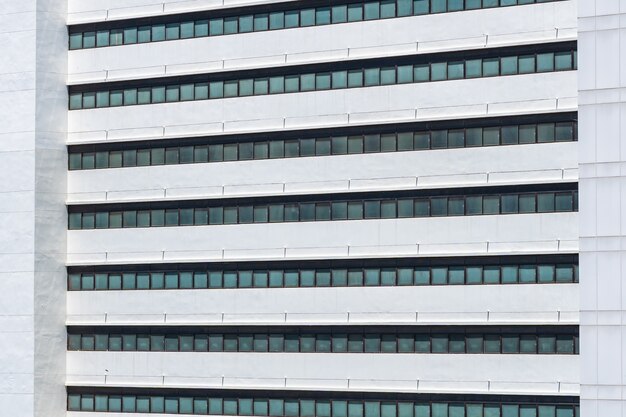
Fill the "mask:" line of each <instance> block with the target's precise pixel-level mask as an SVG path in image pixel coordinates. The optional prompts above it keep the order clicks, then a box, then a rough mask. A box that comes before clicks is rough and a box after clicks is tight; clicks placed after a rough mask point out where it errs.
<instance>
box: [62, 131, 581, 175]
mask: <svg viewBox="0 0 626 417" xmlns="http://www.w3.org/2000/svg"><path fill="white" fill-rule="evenodd" d="M577 127H578V126H577V123H576V122H573V121H567V122H558V123H554V122H547V123H534V124H523V125H508V126H493V127H472V128H464V129H442V130H422V131H406V132H393V133H384V134H380V133H372V134H360V135H349V136H347V135H346V136H344V135H337V136H335V135H333V136H330V137H328V136H327V137H319V138H306V139H304V138H294V139H287V140H284V139H269V140H253V141H251V140H247V141H241V142H228V143H215V141H214V140H212V141H211V143H212V144H211V145H209V144H202V145H183V146H180V145H177V146H168V147H165V146H162V145H161V146H159V145H158V143H157V144H156V146H155V147H149V148H135V149H124V150H111V151H107V150H103V151H98V152H70V153H69V169H70V170H81V169H100V168H121V167H136V166H149V165H171V164H190V163H205V162H223V161H246V160H253V159H272V158H297V157H308V156H327V155H347V154H362V153H378V152H402V151H415V150H429V149H451V148H463V147H478V146H499V145H516V144H530V143H550V142H555V141H556V142H571V141H575V140H577ZM213 139H215V138H213Z"/></svg>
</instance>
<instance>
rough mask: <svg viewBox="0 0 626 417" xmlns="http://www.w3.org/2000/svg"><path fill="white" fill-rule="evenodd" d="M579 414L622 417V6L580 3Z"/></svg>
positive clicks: (625, 228) (625, 350)
mask: <svg viewBox="0 0 626 417" xmlns="http://www.w3.org/2000/svg"><path fill="white" fill-rule="evenodd" d="M578 7H579V19H578V27H579V34H578V37H579V42H578V45H579V53H578V57H579V71H578V73H579V77H580V78H579V90H580V91H579V106H580V107H579V122H580V133H579V136H580V157H579V158H580V234H581V242H580V245H581V252H580V271H581V279H580V282H581V291H580V293H581V310H582V312H581V364H582V369H581V415H583V416H585V417H604V416H612V417H619V416H626V401H625V400H624V398H625V397H624V392H625V391H624V389H625V388H626V386H625V381H626V378H625V373H626V367H625V366H624V365H625V362H626V361H625V359H626V356H625V355H626V339H625V337H626V331H625V329H626V327H624V317H626V315H625V313H626V239H625V237H626V95H625V94H624V93H626V28H624V23H623V22H624V21H625V19H626V2H624V1H615V0H580V1H579V2H578Z"/></svg>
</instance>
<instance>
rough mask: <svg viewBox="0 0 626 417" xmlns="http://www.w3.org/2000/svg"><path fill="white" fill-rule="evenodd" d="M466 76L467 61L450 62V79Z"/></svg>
mask: <svg viewBox="0 0 626 417" xmlns="http://www.w3.org/2000/svg"><path fill="white" fill-rule="evenodd" d="M464 77H465V63H464V62H462V61H461V62H450V63H449V64H448V79H449V80H458V79H461V78H464Z"/></svg>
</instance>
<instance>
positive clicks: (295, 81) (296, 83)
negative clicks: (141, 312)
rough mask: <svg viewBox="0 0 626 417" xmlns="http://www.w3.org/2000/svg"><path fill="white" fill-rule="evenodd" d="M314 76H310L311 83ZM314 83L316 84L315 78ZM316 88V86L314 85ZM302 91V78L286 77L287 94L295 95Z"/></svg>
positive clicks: (295, 76)
mask: <svg viewBox="0 0 626 417" xmlns="http://www.w3.org/2000/svg"><path fill="white" fill-rule="evenodd" d="M311 77H312V75H311V74H309V77H308V80H309V81H311ZM312 82H313V83H315V78H314V77H313V78H312ZM313 86H315V84H313ZM298 91H300V76H298V75H289V76H286V77H285V92H286V93H295V92H298Z"/></svg>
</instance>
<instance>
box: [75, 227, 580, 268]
mask: <svg viewBox="0 0 626 417" xmlns="http://www.w3.org/2000/svg"><path fill="white" fill-rule="evenodd" d="M78 233H80V231H79V232H78ZM577 252H578V241H577V240H561V239H557V240H543V241H539V240H538V241H523V242H513V241H509V242H462V243H461V242H459V243H442V244H434V243H428V244H420V243H415V244H406V245H388V246H382V245H381V246H336V247H292V248H268V249H221V250H206V251H202V250H195V251H155V252H97V253H68V254H67V259H66V263H67V265H68V266H70V265H90V264H98V265H104V264H112V265H113V264H133V263H146V262H148V263H168V262H170V263H171V262H198V261H233V262H234V261H245V260H290V259H349V258H371V257H377V258H380V257H394V258H395V257H403V256H404V257H406V256H417V257H421V256H423V257H426V256H428V257H436V256H468V255H506V254H515V255H521V254H544V253H577Z"/></svg>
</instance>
